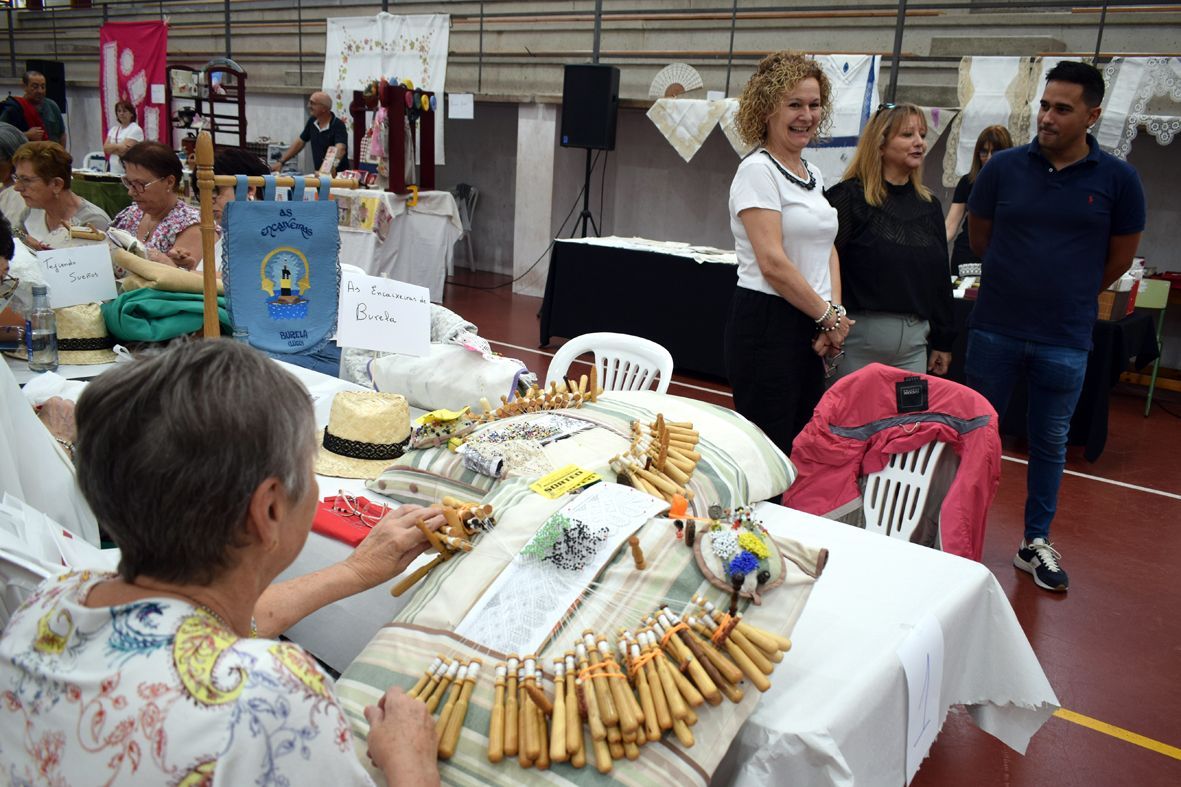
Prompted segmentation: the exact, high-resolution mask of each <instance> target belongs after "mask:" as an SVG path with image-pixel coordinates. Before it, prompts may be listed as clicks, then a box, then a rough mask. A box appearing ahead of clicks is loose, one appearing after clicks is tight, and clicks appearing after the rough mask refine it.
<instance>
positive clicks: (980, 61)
mask: <svg viewBox="0 0 1181 787" xmlns="http://www.w3.org/2000/svg"><path fill="white" fill-rule="evenodd" d="M1038 65H1039V66H1040V63H1039V64H1038ZM1033 68H1034V60H1033V59H1032V58H1028V57H965V58H964V59H963V60H961V61H960V76H959V91H958V97H959V102H960V107H961V110H960V114H959V117H957V118H956V119H955V121H954V122H953V123H952V127H951V131H950V133H949V135H948V138H947V151H946V153H945V154H944V156H943V185H944V186H947V187H949V188H950V187H952V186H954V185H955V184H956V182H957V181H958V180H959V178H960V176H962V175H964V174H965V173H967V171H968V170H969V169H971V168H972V154H973V152H974V151H975V149H976V138H977V137H979V136H980V132H981V131H983V130H984V129H985V128H987V127H988V126H993V125H1002V126H1007V127H1008V129H1009V132H1010V133H1011V134H1012V135H1013V141H1014V142H1016V143H1017V144H1023V143H1024V140H1027V139H1030V137H1029V136H1028V134H1029V110H1028V107H1029V102H1030V100H1031V96H1032V92H1033V91H1032V89H1031V85H1032V73H1031V72H1032V70H1033ZM1039 95H1040V94H1039Z"/></svg>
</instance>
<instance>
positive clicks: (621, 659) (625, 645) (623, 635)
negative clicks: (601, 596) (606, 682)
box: [615, 629, 648, 746]
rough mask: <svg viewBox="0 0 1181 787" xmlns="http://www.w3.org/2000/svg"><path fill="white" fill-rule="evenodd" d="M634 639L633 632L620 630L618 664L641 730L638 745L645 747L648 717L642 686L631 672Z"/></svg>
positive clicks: (637, 733)
mask: <svg viewBox="0 0 1181 787" xmlns="http://www.w3.org/2000/svg"><path fill="white" fill-rule="evenodd" d="M632 641H633V637H632V635H631V632H630V631H628V630H627V629H620V631H619V636H618V637H617V638H616V641H615V644H616V646H617V647H618V648H619V656H618V664H619V667H620V671H622V672H623V674H624V675H626V676H627V677H626V678H625V679H624V686H625V688H626V691H625V692H624V694H625V695H626V696H627V698H628V699H629V700H630V702H631V704H632V711H633V712H634V713H635V715H636V722H638V724H639V728H638V729H637V730H636V743H637V744H639V745H640V746H643V745H644V744H645V743H647V742H648V732H647V730H645V729H644V724H645V722H646V721H647V716H646V715H645V712H644V706H643V704H642V703H641V702H640V686H639V684H638V683H637V682H636V677H635V675H634V674H633V673H632V670H631V643H632Z"/></svg>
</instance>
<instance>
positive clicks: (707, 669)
mask: <svg viewBox="0 0 1181 787" xmlns="http://www.w3.org/2000/svg"><path fill="white" fill-rule="evenodd" d="M657 622H658V623H659V625H660V628H661V629H663V633H660V631H659V630H658V632H657V633H660V638H661V641H662V642H663V641H664V640H667V641H668V643H669V645H670V646H671V647H672V650H673V652H674V653H675V654H676V657H677V661H678V662H679V663H680V664H681V665H683V666H684V668H685V669H686V670H688V672H689V677H690V678H691V679H692V680H693V683H694V684H695V685H696V686H697V690H698V691H700V692H701V696H702V697H704V698H705V701H706V702H708V703H709V704H710V705H719V704H721V702H722V692H721V690H720V689H719V688H718V682H719V681H721V680H722V676H721V675H719V674H718V672H717V670H715V669H714V666H713V664H709V663H708V662H707V661H706V660H705V656H704V654H702V655H701V656H700V658H699V657H698V654H697V653H694V652H693V647H690V643H688V642H686V639H685V636H686V631H685V625H684V624H682V623H681V622H680V621H673V620H670V619H669V616H668V614H667V613H663V612H662V613H661V615H660V617H659V618H658V619H657ZM707 664H708V666H707ZM711 673H712V674H711Z"/></svg>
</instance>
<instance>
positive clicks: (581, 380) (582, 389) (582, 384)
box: [578, 374, 590, 397]
mask: <svg viewBox="0 0 1181 787" xmlns="http://www.w3.org/2000/svg"><path fill="white" fill-rule="evenodd" d="M589 382H590V381H589V380H588V379H587V376H586V375H585V374H583V375H579V377H578V395H579V396H583V397H585V396H586V388H587V384H588V383H589Z"/></svg>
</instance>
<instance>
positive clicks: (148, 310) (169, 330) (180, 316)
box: [102, 289, 234, 342]
mask: <svg viewBox="0 0 1181 787" xmlns="http://www.w3.org/2000/svg"><path fill="white" fill-rule="evenodd" d="M225 303H226V299H225V298H218V299H217V319H218V321H219V322H220V323H221V330H222V333H224V334H226V335H227V336H228V335H230V334H232V333H233V332H234V329H233V326H232V325H231V324H230V316H229V314H227V313H226V309H225ZM102 312H103V319H104V320H105V321H106V323H107V330H108V331H110V333H111V335H112V336H114V337H115V338H116V339H119V340H121V341H129V342H164V341H168V340H169V339H175V338H176V337H178V336H184V335H185V334H188V333H195V332H196V331H199V330H201V328H202V327H203V326H204V324H205V318H204V297H203V296H201V295H195V294H191V293H186V292H162V291H160V290H152V289H140V290H132V291H131V292H125V293H123V294H122V295H120V296H119V297H118V298H116V299H115V300H113V301H107V302H106V303H104V304H103V305H102Z"/></svg>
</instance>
